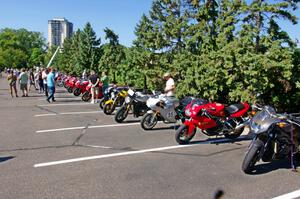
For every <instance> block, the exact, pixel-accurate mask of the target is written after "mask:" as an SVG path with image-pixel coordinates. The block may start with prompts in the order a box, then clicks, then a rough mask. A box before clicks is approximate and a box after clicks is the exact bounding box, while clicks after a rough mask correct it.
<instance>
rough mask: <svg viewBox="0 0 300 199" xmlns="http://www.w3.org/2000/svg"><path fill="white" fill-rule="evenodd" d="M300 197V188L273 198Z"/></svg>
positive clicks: (290, 198)
mask: <svg viewBox="0 0 300 199" xmlns="http://www.w3.org/2000/svg"><path fill="white" fill-rule="evenodd" d="M299 197H300V189H299V190H297V191H293V192H291V193H287V194H284V195H281V196H277V197H275V198H273V199H295V198H299Z"/></svg>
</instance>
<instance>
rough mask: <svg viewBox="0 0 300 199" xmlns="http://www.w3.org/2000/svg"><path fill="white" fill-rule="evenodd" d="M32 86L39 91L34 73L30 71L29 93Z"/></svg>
mask: <svg viewBox="0 0 300 199" xmlns="http://www.w3.org/2000/svg"><path fill="white" fill-rule="evenodd" d="M31 86H33V87H34V89H35V90H38V89H37V88H36V86H35V79H34V73H33V70H32V69H30V70H29V85H28V87H29V88H28V91H30V88H31Z"/></svg>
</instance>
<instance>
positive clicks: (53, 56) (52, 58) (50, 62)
mask: <svg viewBox="0 0 300 199" xmlns="http://www.w3.org/2000/svg"><path fill="white" fill-rule="evenodd" d="M59 49H60V47H59V46H58V47H57V49H56V50H55V52H54V54H53V55H52V57H51V59H50V61H49V63H48V65H47V68H49V67H50V65H51V64H52V62H53V60H54V58H55V56H56V54H57V52H58V51H59Z"/></svg>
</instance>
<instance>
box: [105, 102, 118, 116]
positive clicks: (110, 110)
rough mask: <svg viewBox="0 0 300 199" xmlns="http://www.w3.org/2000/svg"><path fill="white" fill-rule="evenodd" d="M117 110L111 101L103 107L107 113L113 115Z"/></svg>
mask: <svg viewBox="0 0 300 199" xmlns="http://www.w3.org/2000/svg"><path fill="white" fill-rule="evenodd" d="M114 110H115V107H114V105H113V104H112V103H109V104H105V105H104V107H103V112H104V113H105V114H106V115H111V114H112V113H113V112H114Z"/></svg>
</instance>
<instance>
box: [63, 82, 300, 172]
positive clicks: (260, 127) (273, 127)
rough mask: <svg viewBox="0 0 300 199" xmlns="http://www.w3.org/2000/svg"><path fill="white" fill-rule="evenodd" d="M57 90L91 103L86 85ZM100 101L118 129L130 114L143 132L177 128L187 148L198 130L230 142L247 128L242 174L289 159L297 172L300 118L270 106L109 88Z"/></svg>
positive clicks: (179, 139)
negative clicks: (169, 125)
mask: <svg viewBox="0 0 300 199" xmlns="http://www.w3.org/2000/svg"><path fill="white" fill-rule="evenodd" d="M58 85H59V86H64V87H65V88H66V89H67V90H68V92H70V93H72V92H73V94H74V95H75V96H79V95H80V94H82V100H83V101H89V100H90V99H91V92H90V85H89V83H88V81H87V80H78V79H76V78H75V77H64V78H61V79H60V80H59V81H58ZM99 86H100V87H101V85H99ZM100 90H101V89H100ZM98 98H99V99H101V100H100V103H99V107H100V108H101V109H103V112H104V113H105V114H106V115H111V114H113V113H114V112H115V117H114V118H115V121H116V122H118V123H121V122H123V121H124V120H126V118H127V116H128V114H129V113H130V112H132V114H133V116H134V117H136V118H137V117H142V119H141V120H140V124H141V127H142V128H143V129H144V130H147V131H148V130H151V129H153V128H154V127H155V126H156V124H157V123H158V122H159V121H162V122H164V123H180V127H179V128H177V129H176V133H175V140H176V142H177V143H179V144H189V143H190V141H191V140H192V139H193V137H194V136H195V134H196V132H197V129H200V132H202V133H204V134H205V135H207V136H225V137H226V138H228V139H231V140H234V139H236V138H238V137H239V136H240V135H241V134H242V133H243V131H244V129H245V127H248V128H249V129H250V131H249V135H252V136H253V140H252V142H251V144H250V145H249V147H248V150H247V153H246V155H245V158H244V160H243V163H242V170H243V171H244V172H245V173H252V172H253V170H254V169H255V164H256V163H257V162H258V161H259V160H262V161H264V162H270V161H273V160H277V159H281V158H288V159H289V160H290V162H291V167H292V168H293V169H294V170H295V169H296V164H295V160H296V156H297V155H299V152H300V147H299V146H300V145H299V142H300V128H299V127H300V119H299V116H300V114H286V113H285V114H278V113H276V111H275V109H274V108H272V107H271V106H261V105H252V106H250V105H249V104H248V103H247V102H242V103H237V104H232V105H225V104H221V103H217V102H210V101H208V100H204V99H199V98H194V97H185V98H183V99H181V100H179V99H177V98H176V97H168V96H165V95H164V94H162V93H161V92H154V91H153V92H151V93H148V92H146V91H143V90H139V89H133V88H130V87H127V86H125V87H117V86H111V87H109V88H107V89H106V90H105V92H104V93H102V92H100V93H99V96H98ZM117 107H119V108H118V109H117Z"/></svg>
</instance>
